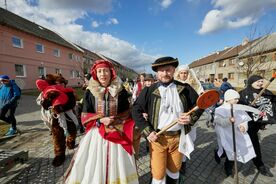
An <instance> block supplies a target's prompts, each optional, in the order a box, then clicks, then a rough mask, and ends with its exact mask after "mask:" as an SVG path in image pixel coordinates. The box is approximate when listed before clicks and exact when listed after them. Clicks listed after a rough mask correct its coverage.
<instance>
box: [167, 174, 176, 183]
mask: <svg viewBox="0 0 276 184" xmlns="http://www.w3.org/2000/svg"><path fill="white" fill-rule="evenodd" d="M177 181H178V179H173V178H171V177H169V176H168V175H167V176H166V184H177Z"/></svg>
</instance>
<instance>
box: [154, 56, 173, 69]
mask: <svg viewBox="0 0 276 184" xmlns="http://www.w3.org/2000/svg"><path fill="white" fill-rule="evenodd" d="M167 65H172V66H174V67H175V68H176V67H177V66H178V59H177V58H173V57H169V56H167V57H161V58H158V59H157V60H155V61H154V63H152V65H151V68H152V70H153V71H155V72H157V68H158V67H159V66H167Z"/></svg>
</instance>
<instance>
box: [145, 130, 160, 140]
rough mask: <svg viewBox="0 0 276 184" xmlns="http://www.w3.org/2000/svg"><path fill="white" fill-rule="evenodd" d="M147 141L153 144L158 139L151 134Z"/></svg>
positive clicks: (154, 134) (154, 133)
mask: <svg viewBox="0 0 276 184" xmlns="http://www.w3.org/2000/svg"><path fill="white" fill-rule="evenodd" d="M147 139H148V141H149V142H155V141H156V140H157V139H158V137H157V135H156V132H151V133H150V134H149V136H148V137H147Z"/></svg>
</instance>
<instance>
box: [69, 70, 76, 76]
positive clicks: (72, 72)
mask: <svg viewBox="0 0 276 184" xmlns="http://www.w3.org/2000/svg"><path fill="white" fill-rule="evenodd" d="M70 77H71V78H75V72H74V70H71V71H70Z"/></svg>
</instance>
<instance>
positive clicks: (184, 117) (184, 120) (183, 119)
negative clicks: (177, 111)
mask: <svg viewBox="0 0 276 184" xmlns="http://www.w3.org/2000/svg"><path fill="white" fill-rule="evenodd" d="M177 122H178V123H179V124H181V125H188V124H189V123H190V122H191V116H190V115H186V113H182V114H181V115H180V116H179V118H178V121H177Z"/></svg>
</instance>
